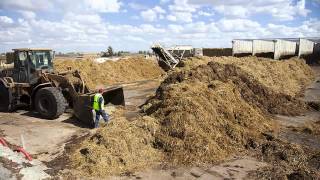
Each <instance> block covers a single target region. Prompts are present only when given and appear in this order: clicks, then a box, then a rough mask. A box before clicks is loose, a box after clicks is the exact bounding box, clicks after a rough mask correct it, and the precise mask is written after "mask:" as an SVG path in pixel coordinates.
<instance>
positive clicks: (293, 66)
mask: <svg viewBox="0 0 320 180" xmlns="http://www.w3.org/2000/svg"><path fill="white" fill-rule="evenodd" d="M210 61H214V62H217V63H219V64H232V65H234V66H236V67H239V68H240V69H241V70H242V71H244V72H246V73H248V74H250V75H252V76H254V77H255V79H256V80H257V81H259V83H261V84H263V85H265V86H267V87H269V88H270V89H272V90H273V91H275V92H276V93H283V94H287V95H290V96H296V95H299V93H300V92H301V91H302V90H304V87H306V85H308V84H310V83H311V82H312V81H313V78H314V74H313V72H312V69H311V68H310V67H309V66H308V65H307V64H306V63H305V61H304V60H302V59H298V58H296V57H294V58H291V59H289V60H284V61H279V60H272V59H267V58H261V57H242V58H237V57H211V58H210V57H202V58H190V59H188V60H187V61H186V62H185V63H184V64H185V65H184V66H185V67H184V68H188V69H190V68H193V67H195V66H198V65H202V64H207V63H208V62H210Z"/></svg>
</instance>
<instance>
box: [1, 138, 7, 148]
mask: <svg viewBox="0 0 320 180" xmlns="http://www.w3.org/2000/svg"><path fill="white" fill-rule="evenodd" d="M0 144H2V146H5V147H8V144H7V143H6V141H5V140H4V139H3V138H1V137H0Z"/></svg>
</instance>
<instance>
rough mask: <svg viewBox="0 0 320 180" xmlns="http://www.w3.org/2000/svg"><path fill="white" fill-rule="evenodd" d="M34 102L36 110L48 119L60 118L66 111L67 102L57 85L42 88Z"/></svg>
mask: <svg viewBox="0 0 320 180" xmlns="http://www.w3.org/2000/svg"><path fill="white" fill-rule="evenodd" d="M34 103H35V108H36V110H37V111H38V112H39V113H40V115H41V116H42V117H43V118H46V119H56V118H58V117H59V116H60V115H61V114H63V113H64V111H65V109H66V104H67V103H66V100H65V98H64V97H63V94H62V93H61V91H60V90H59V89H57V88H55V87H46V88H42V89H40V90H39V91H38V92H37V94H36V97H35V102H34Z"/></svg>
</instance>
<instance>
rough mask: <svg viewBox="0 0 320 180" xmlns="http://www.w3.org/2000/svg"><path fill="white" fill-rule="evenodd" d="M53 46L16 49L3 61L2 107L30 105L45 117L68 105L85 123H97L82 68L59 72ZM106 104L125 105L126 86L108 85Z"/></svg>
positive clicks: (0, 70) (0, 69)
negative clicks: (55, 69) (48, 47)
mask: <svg viewBox="0 0 320 180" xmlns="http://www.w3.org/2000/svg"><path fill="white" fill-rule="evenodd" d="M53 60H54V52H53V51H52V50H51V49H39V48H38V49H35V48H33V49H31V48H21V49H13V52H11V53H7V62H6V63H1V65H0V111H2V112H8V111H14V110H16V109H17V108H19V107H29V109H30V110H35V111H37V112H38V113H39V115H40V116H41V117H43V118H45V119H56V118H58V117H59V116H60V115H61V114H62V113H64V111H65V110H66V108H68V107H69V108H72V109H73V113H74V115H75V116H76V117H77V118H78V119H79V120H80V121H82V122H83V123H85V124H87V125H89V126H94V118H93V114H92V102H93V96H94V94H95V93H96V91H92V90H90V89H89V88H88V87H87V86H86V84H85V82H84V80H83V78H82V77H81V73H80V71H78V70H71V68H68V71H65V72H59V73H58V72H55V71H54V69H53ZM102 95H103V97H104V99H105V104H107V103H111V104H113V105H122V106H124V105H125V101H124V94H123V88H122V87H121V86H116V87H108V88H105V89H104V92H103V93H102Z"/></svg>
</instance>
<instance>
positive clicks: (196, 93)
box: [73, 58, 312, 176]
mask: <svg viewBox="0 0 320 180" xmlns="http://www.w3.org/2000/svg"><path fill="white" fill-rule="evenodd" d="M213 59H214V58H213ZM239 60H240V59H239ZM245 60H246V59H245ZM200 61H203V62H204V61H207V60H206V59H202V60H200ZM221 61H222V60H221ZM267 61H269V60H267ZM294 61H295V60H294ZM203 62H194V63H195V64H197V65H194V64H192V65H190V64H189V66H188V64H187V63H188V62H187V63H186V64H185V67H182V68H179V69H177V70H175V71H174V72H172V73H170V74H169V75H168V77H167V78H166V79H165V80H164V82H163V83H162V84H161V86H160V87H159V88H158V90H157V93H156V96H155V97H153V98H151V99H150V100H148V101H147V103H146V104H145V105H144V106H143V107H142V109H143V111H145V112H146V113H147V115H149V116H150V117H149V116H145V117H144V118H138V119H137V120H135V121H132V122H128V121H127V120H126V119H124V118H115V119H114V120H113V122H112V123H111V124H109V125H108V126H106V127H104V128H103V129H100V130H99V131H98V133H97V134H96V135H94V136H92V137H91V138H90V139H88V140H86V141H84V142H83V144H82V145H81V148H79V150H78V151H76V153H75V154H74V155H73V161H74V162H75V163H74V167H76V168H77V169H79V170H81V171H82V172H85V173H89V174H90V175H96V176H104V175H110V174H121V173H128V172H132V171H136V170H141V169H143V168H146V167H152V165H155V164H156V163H157V162H160V161H162V160H166V162H169V163H171V164H173V165H177V166H179V165H204V164H210V163H215V162H218V161H220V160H224V159H226V158H228V156H229V155H231V154H232V153H235V152H240V151H244V150H245V149H246V148H249V147H251V146H252V144H254V143H255V142H258V141H259V140H260V139H263V138H264V136H263V135H262V134H263V132H266V131H272V130H273V125H274V124H273V121H272V120H271V116H270V115H271V114H273V113H277V114H287V115H295V114H299V113H301V112H303V111H304V110H305V108H306V106H305V104H304V103H302V102H301V101H299V100H298V99H296V98H295V97H294V96H291V95H289V94H291V93H292V94H298V91H297V90H296V91H295V92H294V93H293V90H292V89H291V90H290V91H287V93H281V92H278V91H276V90H275V89H276V88H272V87H274V86H275V87H281V86H282V87H284V85H283V84H284V83H288V82H283V81H278V80H276V78H279V76H282V75H283V74H284V73H283V72H281V71H283V68H281V66H287V64H288V62H282V63H283V64H286V65H283V64H281V62H279V63H274V64H273V65H272V63H270V64H269V65H268V66H270V67H272V68H270V70H269V71H270V72H266V73H278V76H273V75H269V74H265V75H262V74H263V73H255V71H251V70H248V69H246V68H244V67H248V68H249V67H250V68H256V66H257V67H262V66H264V65H261V64H265V63H266V62H263V60H253V61H252V62H251V61H249V62H248V61H245V62H247V63H249V64H250V63H253V62H254V63H255V64H256V65H238V64H241V63H240V62H234V63H223V62H215V61H211V60H209V61H207V62H209V63H208V64H206V63H203ZM260 63H261V64H260ZM201 64H202V65H201ZM244 64H245V63H244ZM266 64H268V63H266ZM289 64H291V63H289ZM273 66H280V68H276V67H273ZM288 66H292V67H291V69H295V71H294V70H292V71H289V72H286V73H288V75H286V76H288V77H290V76H292V73H295V72H296V71H299V72H303V73H302V74H301V76H302V77H300V80H301V81H303V83H301V84H300V85H297V84H299V83H296V84H294V83H293V84H294V85H292V86H290V87H294V88H299V91H300V90H302V89H303V88H304V85H306V84H307V82H309V81H311V79H312V77H311V76H312V75H311V74H309V73H308V69H307V68H306V67H305V66H304V65H301V64H300V63H299V62H294V63H292V64H291V65H288ZM259 69H260V68H259ZM260 71H262V68H261V69H260ZM273 71H274V72H273ZM264 76H266V77H264ZM267 78H274V79H272V80H270V81H272V82H273V83H274V84H270V85H268V83H267V82H265V81H264V79H267ZM280 78H282V77H280ZM297 81H298V80H297Z"/></svg>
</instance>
